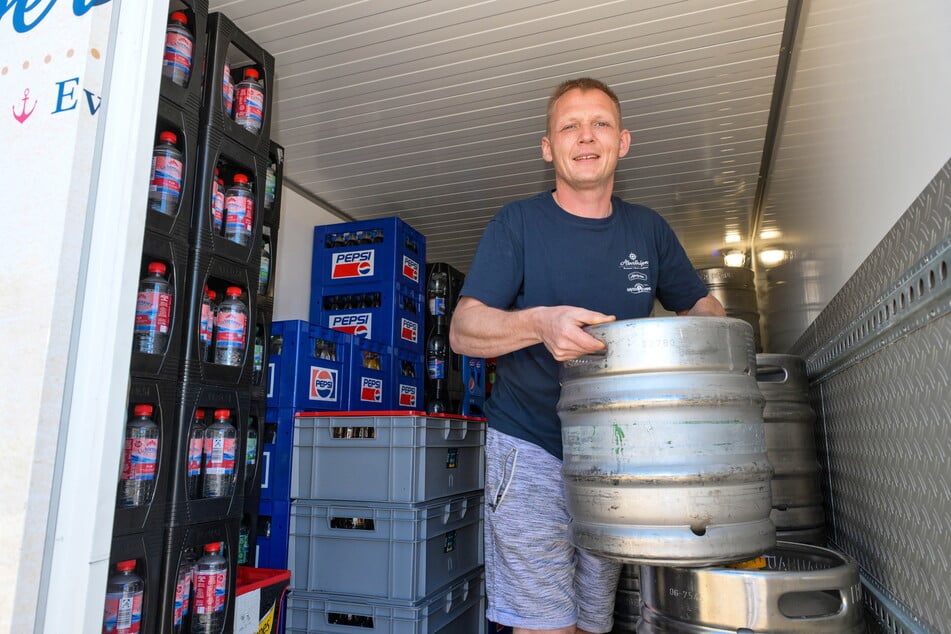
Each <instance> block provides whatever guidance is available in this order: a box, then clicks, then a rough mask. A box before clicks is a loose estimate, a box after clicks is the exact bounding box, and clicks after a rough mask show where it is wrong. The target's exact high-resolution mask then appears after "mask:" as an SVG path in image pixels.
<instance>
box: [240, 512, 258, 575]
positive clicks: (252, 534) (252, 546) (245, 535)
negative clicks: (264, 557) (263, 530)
mask: <svg viewBox="0 0 951 634" xmlns="http://www.w3.org/2000/svg"><path fill="white" fill-rule="evenodd" d="M260 503H261V502H260V500H258V498H254V499H251V498H245V499H244V512H243V513H242V515H241V522H240V524H239V526H238V556H239V557H240V556H241V548H247V557H248V558H247V561H245V562H244V563H241V562H240V561H239V563H238V565H239V566H254V565H255V559H256V553H255V551H256V550H257V537H258V505H259V504H260ZM242 542H244V544H242ZM245 544H246V545H245Z"/></svg>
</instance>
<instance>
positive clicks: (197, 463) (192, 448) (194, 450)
mask: <svg viewBox="0 0 951 634" xmlns="http://www.w3.org/2000/svg"><path fill="white" fill-rule="evenodd" d="M204 450H205V438H204V436H198V437H196V438H192V439H191V440H190V441H189V442H188V477H189V478H192V477H197V476H200V475H201V457H202V454H203V453H204Z"/></svg>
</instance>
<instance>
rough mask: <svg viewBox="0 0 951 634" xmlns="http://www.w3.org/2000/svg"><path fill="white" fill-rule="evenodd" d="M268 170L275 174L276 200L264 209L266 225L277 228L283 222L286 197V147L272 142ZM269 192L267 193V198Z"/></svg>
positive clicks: (268, 155)
mask: <svg viewBox="0 0 951 634" xmlns="http://www.w3.org/2000/svg"><path fill="white" fill-rule="evenodd" d="M267 162H268V168H270V169H273V172H274V200H273V202H272V203H271V205H270V207H268V206H266V203H265V207H263V209H264V223H265V224H267V225H271V226H272V227H277V225H278V224H280V222H281V198H282V197H283V195H284V147H283V146H281V145H278V144H277V143H275V142H274V140H273V139H272V140H271V143H270V145H269V146H268V152H267ZM266 195H267V192H266V191H265V197H266Z"/></svg>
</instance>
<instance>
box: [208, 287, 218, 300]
mask: <svg viewBox="0 0 951 634" xmlns="http://www.w3.org/2000/svg"><path fill="white" fill-rule="evenodd" d="M208 299H210V300H211V301H215V300H216V299H218V293H216V292H215V291H213V290H212V289H210V288H209V289H208Z"/></svg>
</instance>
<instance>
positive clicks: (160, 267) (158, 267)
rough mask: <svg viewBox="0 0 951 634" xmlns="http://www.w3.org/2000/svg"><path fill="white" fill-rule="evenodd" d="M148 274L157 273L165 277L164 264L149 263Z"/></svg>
mask: <svg viewBox="0 0 951 634" xmlns="http://www.w3.org/2000/svg"><path fill="white" fill-rule="evenodd" d="M148 271H149V273H158V274H160V275H165V264H164V263H162V262H149V268H148Z"/></svg>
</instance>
